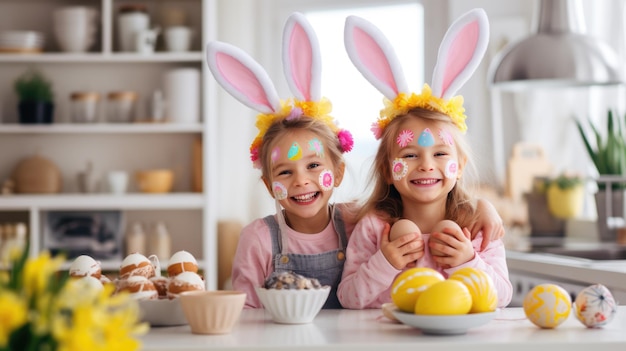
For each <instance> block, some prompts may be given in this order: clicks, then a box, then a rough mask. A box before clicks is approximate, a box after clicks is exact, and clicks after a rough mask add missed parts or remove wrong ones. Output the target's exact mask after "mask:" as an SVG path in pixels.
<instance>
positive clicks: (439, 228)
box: [429, 219, 461, 256]
mask: <svg viewBox="0 0 626 351" xmlns="http://www.w3.org/2000/svg"><path fill="white" fill-rule="evenodd" d="M445 228H449V229H454V228H457V230H461V227H459V225H458V224H456V222H454V221H451V220H448V219H444V220H443V221H441V222H439V223H437V224H435V226H434V227H433V230H432V231H431V233H430V241H431V242H436V243H439V244H443V245H447V244H446V243H444V242H443V241H441V240H438V239H435V238H434V237H433V233H443V234H446V235H449V234H447V233H446V232H444V229H445ZM429 247H430V245H429ZM430 253H431V254H432V255H433V256H448V255H446V254H445V253H443V252H441V251H439V250H436V249H433V248H432V247H430Z"/></svg>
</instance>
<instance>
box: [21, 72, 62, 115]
mask: <svg viewBox="0 0 626 351" xmlns="http://www.w3.org/2000/svg"><path fill="white" fill-rule="evenodd" d="M14 88H15V93H16V94H17V96H18V100H19V103H18V112H19V121H20V123H26V124H32V123H52V122H53V119H54V102H53V99H54V93H53V89H52V83H51V82H50V81H49V80H48V79H47V78H46V77H45V76H44V75H43V73H41V72H40V71H38V70H36V69H30V70H28V71H26V72H24V73H22V74H21V75H20V76H19V77H17V79H16V80H15V84H14Z"/></svg>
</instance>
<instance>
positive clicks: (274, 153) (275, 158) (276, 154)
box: [271, 146, 280, 163]
mask: <svg viewBox="0 0 626 351" xmlns="http://www.w3.org/2000/svg"><path fill="white" fill-rule="evenodd" d="M279 156H280V148H279V147H278V146H277V147H275V148H274V149H272V155H271V158H272V163H276V161H278V157H279Z"/></svg>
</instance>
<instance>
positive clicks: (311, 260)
mask: <svg viewBox="0 0 626 351" xmlns="http://www.w3.org/2000/svg"><path fill="white" fill-rule="evenodd" d="M330 211H331V221H332V222H333V226H334V227H335V232H336V233H337V237H338V242H339V248H338V249H335V250H331V251H327V252H323V253H318V254H313V255H304V254H295V253H289V252H288V251H287V237H286V236H284V237H283V236H282V235H281V230H280V227H281V225H280V224H279V222H281V221H280V219H279V221H277V220H276V217H274V216H267V217H265V218H264V221H265V223H266V224H267V226H268V227H269V229H270V235H271V237H272V254H273V257H274V270H275V271H276V272H285V271H287V272H294V273H297V274H300V275H302V276H305V277H307V278H316V279H317V280H319V282H320V283H321V284H322V285H329V286H330V287H331V290H330V293H329V295H328V299H327V300H326V303H325V304H324V307H322V308H342V307H341V304H340V303H339V299H338V298H337V286H338V285H339V280H340V279H341V273H342V271H343V264H344V262H345V261H346V255H345V248H346V246H347V238H346V231H345V228H344V223H343V219H342V218H341V213H340V212H339V209H336V208H335V207H334V206H330ZM281 212H282V211H281ZM278 216H280V217H282V213H280V214H279V215H278ZM281 219H282V218H281ZM282 222H283V223H282V224H283V225H285V226H286V224H284V220H283V221H282Z"/></svg>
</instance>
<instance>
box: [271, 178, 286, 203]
mask: <svg viewBox="0 0 626 351" xmlns="http://www.w3.org/2000/svg"><path fill="white" fill-rule="evenodd" d="M272 191H273V192H274V197H275V198H276V200H278V201H280V200H284V199H286V198H287V188H286V187H285V186H284V185H283V183H281V182H274V183H272Z"/></svg>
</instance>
